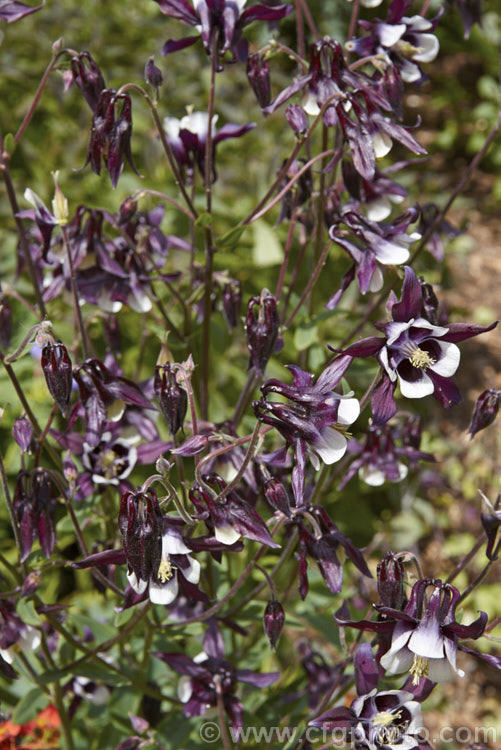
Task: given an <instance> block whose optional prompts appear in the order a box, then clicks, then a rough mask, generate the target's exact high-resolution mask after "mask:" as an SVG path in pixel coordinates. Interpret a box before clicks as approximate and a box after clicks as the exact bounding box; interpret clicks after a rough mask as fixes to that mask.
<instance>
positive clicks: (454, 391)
mask: <svg viewBox="0 0 501 750" xmlns="http://www.w3.org/2000/svg"><path fill="white" fill-rule="evenodd" d="M426 374H427V375H428V377H429V378H430V380H432V381H433V385H434V386H435V390H434V391H433V395H434V396H435V398H436V399H437V401H439V402H440V403H441V404H442V406H443V407H445V408H446V409H448V408H449V407H451V406H455V405H456V404H459V403H460V402H461V393H460V392H459V388H458V387H457V385H456V383H455V381H454V378H452V377H450V378H444V377H442V375H438V374H437V373H436V372H433V370H432V369H431V368H428V370H427V371H426Z"/></svg>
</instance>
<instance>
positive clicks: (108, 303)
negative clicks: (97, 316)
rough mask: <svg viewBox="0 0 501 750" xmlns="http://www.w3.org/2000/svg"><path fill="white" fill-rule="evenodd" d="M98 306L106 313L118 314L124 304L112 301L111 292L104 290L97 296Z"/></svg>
mask: <svg viewBox="0 0 501 750" xmlns="http://www.w3.org/2000/svg"><path fill="white" fill-rule="evenodd" d="M97 305H98V307H100V308H101V310H104V312H109V313H117V312H119V311H120V310H121V309H122V303H121V302H119V301H118V300H112V299H111V297H110V294H109V292H107V291H106V289H102V290H101V291H100V292H99V294H98V296H97Z"/></svg>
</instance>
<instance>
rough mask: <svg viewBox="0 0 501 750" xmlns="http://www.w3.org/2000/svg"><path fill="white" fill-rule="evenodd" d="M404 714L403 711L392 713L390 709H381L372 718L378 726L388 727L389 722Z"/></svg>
mask: <svg viewBox="0 0 501 750" xmlns="http://www.w3.org/2000/svg"><path fill="white" fill-rule="evenodd" d="M401 715H402V711H397V712H396V713H394V714H392V713H390V711H380V712H379V713H378V714H376V715H375V716H374V718H373V719H372V723H373V724H374V726H376V727H386V726H388V724H391V723H392V722H393V721H394V720H395V719H400V717H401Z"/></svg>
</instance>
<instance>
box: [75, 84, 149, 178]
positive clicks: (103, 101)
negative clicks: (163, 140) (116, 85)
mask: <svg viewBox="0 0 501 750" xmlns="http://www.w3.org/2000/svg"><path fill="white" fill-rule="evenodd" d="M120 105H121V110H120ZM131 110H132V104H131V100H130V96H129V95H128V94H117V92H116V91H115V90H114V89H103V90H102V91H101V93H100V95H99V100H98V103H97V107H96V109H95V112H94V116H93V118H92V126H91V134H90V140H89V145H88V147H87V159H86V161H85V166H87V164H90V165H91V168H92V171H93V172H95V173H96V174H97V175H99V174H101V160H103V161H104V163H105V165H106V169H107V170H108V172H109V175H110V179H111V184H112V185H113V187H116V186H117V183H118V180H119V177H120V175H121V174H122V170H123V166H124V156H125V157H126V159H127V161H128V162H129V164H130V166H131V167H132V169H133V170H134V172H135V173H136V174H138V172H137V170H136V168H135V166H134V162H133V160H132V152H131V147H130V141H131V136H132V111H131Z"/></svg>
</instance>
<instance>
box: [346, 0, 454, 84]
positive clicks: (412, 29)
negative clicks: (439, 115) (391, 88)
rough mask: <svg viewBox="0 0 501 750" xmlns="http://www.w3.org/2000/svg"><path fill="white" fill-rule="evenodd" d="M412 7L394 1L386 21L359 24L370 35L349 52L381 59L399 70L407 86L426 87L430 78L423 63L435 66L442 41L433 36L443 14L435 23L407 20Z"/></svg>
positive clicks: (352, 45)
mask: <svg viewBox="0 0 501 750" xmlns="http://www.w3.org/2000/svg"><path fill="white" fill-rule="evenodd" d="M411 3H412V0H393V2H392V3H391V5H390V7H389V9H388V16H387V19H386V21H381V20H380V19H379V18H376V19H374V20H373V21H359V25H360V26H361V27H362V28H363V29H364V30H365V31H368V32H369V35H368V36H366V37H361V38H360V39H352V40H350V41H349V42H348V44H347V49H348V50H349V51H350V52H355V53H356V54H357V55H359V56H360V57H367V56H378V58H379V59H380V60H383V61H386V63H387V65H389V66H393V67H395V68H396V69H397V70H398V72H399V74H400V75H401V77H402V79H403V80H404V81H405V82H406V83H422V81H424V80H426V77H425V75H424V73H423V71H422V70H421V67H420V63H423V62H431V61H432V60H434V59H435V58H436V56H437V55H438V50H439V43H438V39H437V37H436V36H435V35H434V34H432V33H431V32H433V31H434V30H435V28H436V26H437V23H438V20H439V18H440V16H441V13H439V14H438V15H437V16H436V17H435V18H434V19H433V20H432V21H430V20H428V19H427V18H424V17H423V16H411V17H407V16H404V13H405V11H406V10H407V9H408V8H409V7H410V5H411Z"/></svg>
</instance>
